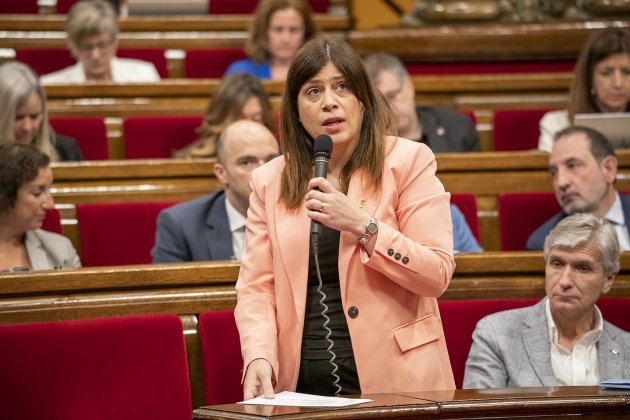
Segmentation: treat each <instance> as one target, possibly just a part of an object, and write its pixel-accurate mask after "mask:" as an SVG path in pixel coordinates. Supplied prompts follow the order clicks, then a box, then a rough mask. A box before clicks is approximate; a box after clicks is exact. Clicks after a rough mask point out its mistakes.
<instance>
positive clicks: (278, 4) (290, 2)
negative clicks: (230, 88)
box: [225, 0, 316, 80]
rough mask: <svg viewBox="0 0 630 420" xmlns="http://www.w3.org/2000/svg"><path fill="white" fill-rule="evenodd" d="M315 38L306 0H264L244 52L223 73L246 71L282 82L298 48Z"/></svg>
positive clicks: (314, 30) (310, 13)
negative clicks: (240, 58)
mask: <svg viewBox="0 0 630 420" xmlns="http://www.w3.org/2000/svg"><path fill="white" fill-rule="evenodd" d="M315 35H316V28H315V23H314V22H313V17H312V11H311V6H310V5H309V4H308V2H307V1H306V0H263V1H261V2H260V3H259V4H258V7H257V8H256V11H255V12H254V20H253V21H252V24H251V27H250V29H249V35H248V38H247V41H246V44H245V52H246V53H247V55H248V56H249V59H244V60H239V61H237V62H235V63H232V64H231V65H230V66H229V67H228V69H227V71H226V72H225V74H230V73H235V72H239V71H241V72H245V73H250V74H253V75H254V76H256V77H258V78H260V79H271V80H284V79H285V78H286V76H287V71H288V70H289V65H290V64H291V61H292V60H293V57H295V54H297V51H298V49H300V47H301V46H302V45H303V44H304V43H305V42H306V41H308V40H310V39H311V38H313V37H314V36H315Z"/></svg>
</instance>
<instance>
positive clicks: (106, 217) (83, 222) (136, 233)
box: [77, 202, 175, 267]
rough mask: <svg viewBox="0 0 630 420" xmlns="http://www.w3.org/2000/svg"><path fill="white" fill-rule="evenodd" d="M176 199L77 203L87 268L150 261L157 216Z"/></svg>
mask: <svg viewBox="0 0 630 420" xmlns="http://www.w3.org/2000/svg"><path fill="white" fill-rule="evenodd" d="M173 204H175V202H146V203H143V202H137V203H133V202H132V203H107V204H79V205H77V220H78V223H79V238H80V240H81V261H82V263H83V266H85V267H93V266H107V265H126V264H149V263H151V248H153V245H154V243H155V228H156V221H157V216H158V214H159V213H160V211H161V210H162V209H165V208H166V207H170V206H172V205H173Z"/></svg>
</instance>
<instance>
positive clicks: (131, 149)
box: [123, 115, 203, 159]
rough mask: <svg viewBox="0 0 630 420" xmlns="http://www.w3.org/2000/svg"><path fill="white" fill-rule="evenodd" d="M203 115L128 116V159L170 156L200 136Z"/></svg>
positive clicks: (126, 150) (126, 130)
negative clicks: (198, 133)
mask: <svg viewBox="0 0 630 420" xmlns="http://www.w3.org/2000/svg"><path fill="white" fill-rule="evenodd" d="M202 122H203V117H201V116H184V115H182V116H159V117H128V118H125V119H124V120H123V135H124V138H125V155H126V157H127V159H146V158H168V157H171V154H172V153H173V151H174V150H177V149H180V148H182V147H184V146H186V145H188V144H190V143H192V142H193V141H195V139H197V136H198V135H197V128H198V127H199V126H200V125H201V123H202Z"/></svg>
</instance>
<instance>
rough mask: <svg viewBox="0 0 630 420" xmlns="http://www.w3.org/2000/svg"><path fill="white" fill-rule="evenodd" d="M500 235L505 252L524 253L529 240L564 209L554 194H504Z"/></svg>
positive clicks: (500, 201) (501, 201)
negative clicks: (533, 233) (540, 227)
mask: <svg viewBox="0 0 630 420" xmlns="http://www.w3.org/2000/svg"><path fill="white" fill-rule="evenodd" d="M498 208H499V234H500V237H501V249H502V250H503V251H522V250H525V245H526V243H527V238H529V235H531V234H532V232H534V231H535V230H536V229H538V227H539V226H541V225H542V224H543V223H545V222H546V221H547V220H549V219H550V218H551V217H552V216H553V215H554V214H556V213H558V212H559V211H560V210H561V208H560V205H559V204H558V201H557V200H556V197H555V195H554V193H552V192H543V193H501V194H499V196H498Z"/></svg>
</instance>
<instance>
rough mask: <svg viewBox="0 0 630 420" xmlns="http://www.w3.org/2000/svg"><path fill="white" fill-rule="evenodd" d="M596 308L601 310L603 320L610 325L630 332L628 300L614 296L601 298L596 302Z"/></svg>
mask: <svg viewBox="0 0 630 420" xmlns="http://www.w3.org/2000/svg"><path fill="white" fill-rule="evenodd" d="M597 307H598V308H599V309H600V310H601V312H602V316H603V317H604V319H605V320H606V321H608V322H610V323H611V324H613V325H615V326H617V327H619V328H621V329H622V330H624V331H628V332H630V317H629V316H628V309H629V308H630V298H627V297H616V296H602V297H600V298H599V300H598V301H597Z"/></svg>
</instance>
